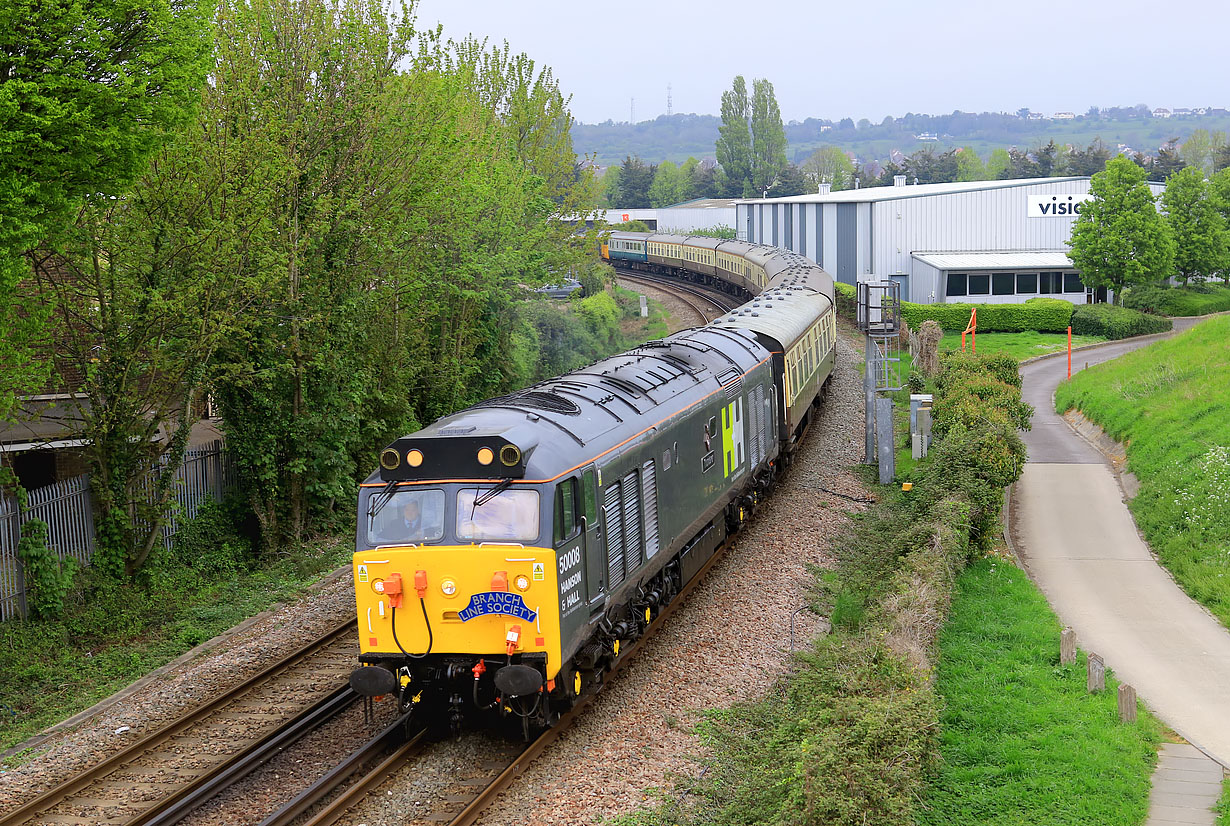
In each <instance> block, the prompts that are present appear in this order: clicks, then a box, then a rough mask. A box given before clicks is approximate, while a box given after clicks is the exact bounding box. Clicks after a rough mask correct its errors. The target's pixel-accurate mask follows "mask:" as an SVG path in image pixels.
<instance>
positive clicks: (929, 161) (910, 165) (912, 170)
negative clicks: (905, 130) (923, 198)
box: [884, 146, 958, 184]
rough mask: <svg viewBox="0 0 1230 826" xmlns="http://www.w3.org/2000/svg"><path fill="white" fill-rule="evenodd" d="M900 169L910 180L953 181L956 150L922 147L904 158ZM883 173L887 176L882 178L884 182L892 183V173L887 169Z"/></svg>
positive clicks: (955, 168)
mask: <svg viewBox="0 0 1230 826" xmlns="http://www.w3.org/2000/svg"><path fill="white" fill-rule="evenodd" d="M890 166H891V164H890ZM901 171H902V173H903V174H905V175H906V177H908V178H909V179H910V180H911V181H917V182H918V183H920V184H939V183H948V182H950V181H955V180H957V171H958V164H957V152H956V150H955V149H949V150H947V151H945V152H936V151H935V147H932V146H926V147H923V148H922V149H919V150H918V151H917V152H914V153H912V154H911V155H909V156H908V157H907V158H906V159H905V163H904V164H903V165H902V167H901ZM884 174H885V176H887V177H886V178H884V183H885V184H890V183H892V182H893V179H892V175H891V174H890V173H889V172H887V171H886V172H885V173H884Z"/></svg>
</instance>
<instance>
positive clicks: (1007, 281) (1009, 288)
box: [991, 272, 1016, 295]
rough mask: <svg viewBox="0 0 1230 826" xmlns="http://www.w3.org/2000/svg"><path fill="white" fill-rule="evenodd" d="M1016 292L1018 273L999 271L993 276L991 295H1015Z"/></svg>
mask: <svg viewBox="0 0 1230 826" xmlns="http://www.w3.org/2000/svg"><path fill="white" fill-rule="evenodd" d="M1014 293H1016V274H1015V273H1010V272H997V273H995V274H994V275H992V276H991V295H1013V294H1014Z"/></svg>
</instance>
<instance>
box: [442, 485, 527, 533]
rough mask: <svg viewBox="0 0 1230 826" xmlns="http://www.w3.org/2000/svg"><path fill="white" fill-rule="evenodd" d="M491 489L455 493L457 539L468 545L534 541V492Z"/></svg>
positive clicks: (466, 489) (469, 489)
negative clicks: (494, 491)
mask: <svg viewBox="0 0 1230 826" xmlns="http://www.w3.org/2000/svg"><path fill="white" fill-rule="evenodd" d="M492 490H493V489H491V488H488V489H486V490H480V489H478V488H463V489H462V490H459V491H457V538H458V539H460V540H462V541H469V542H497V541H500V540H503V541H506V542H531V541H533V540H536V539H537V538H538V532H539V516H538V491H536V490H503V491H500V492H499V493H497V494H495V495H494V496H492V495H491V493H492Z"/></svg>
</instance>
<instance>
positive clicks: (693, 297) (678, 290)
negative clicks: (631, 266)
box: [615, 268, 743, 324]
mask: <svg viewBox="0 0 1230 826" xmlns="http://www.w3.org/2000/svg"><path fill="white" fill-rule="evenodd" d="M615 272H616V273H617V274H618V276H619V278H621V279H623V280H625V281H631V282H633V283H637V284H645V285H648V286H651V287H656V288H658V289H660V290H664V291H666V292H670V293H672V294H674V295H675V297H676V298H678V299H679V300H680V301H682V302H683V303H684V304H686V305H687V306H688V308H689V309H691V310H692V312H694V313H696V315H697V316H698V317H699V318H700V323H701V324H708V323H709V322H710V321H712V320H713V319H715V318H718V317H719V316H722V315H725V314H726V313H727V312H729V311H730V310H733V309H734V308H735V307H738V306H739V305H740V304H742V303H743V302H742V301H740V300H739V299H737V298H735V297H734V296H731V295H726V294H725V293H721V292H717V291H715V290H707V289H705V288H703V287H700V286H698V285H695V284H689V283H688V282H686V281H682V280H680V279H678V278H668V277H665V276H657V275H647V274H645V273H642V272H635V273H634V272H633V271H632V270H627V269H623V268H616V270H615Z"/></svg>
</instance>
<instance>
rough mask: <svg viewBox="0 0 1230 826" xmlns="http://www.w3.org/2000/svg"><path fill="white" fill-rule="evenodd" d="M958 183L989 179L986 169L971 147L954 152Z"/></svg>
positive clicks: (964, 147)
mask: <svg viewBox="0 0 1230 826" xmlns="http://www.w3.org/2000/svg"><path fill="white" fill-rule="evenodd" d="M956 160H957V177H956V180H958V181H985V180H987V179H988V178H989V177H991V176H989V175H988V174H987V167H986V165H985V164H984V163H983V162H982V158H980V157H979V156H978V153H977V152H975V151H974V148H973V147H972V146H963V147H961V148H960V149H958V150H956Z"/></svg>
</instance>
